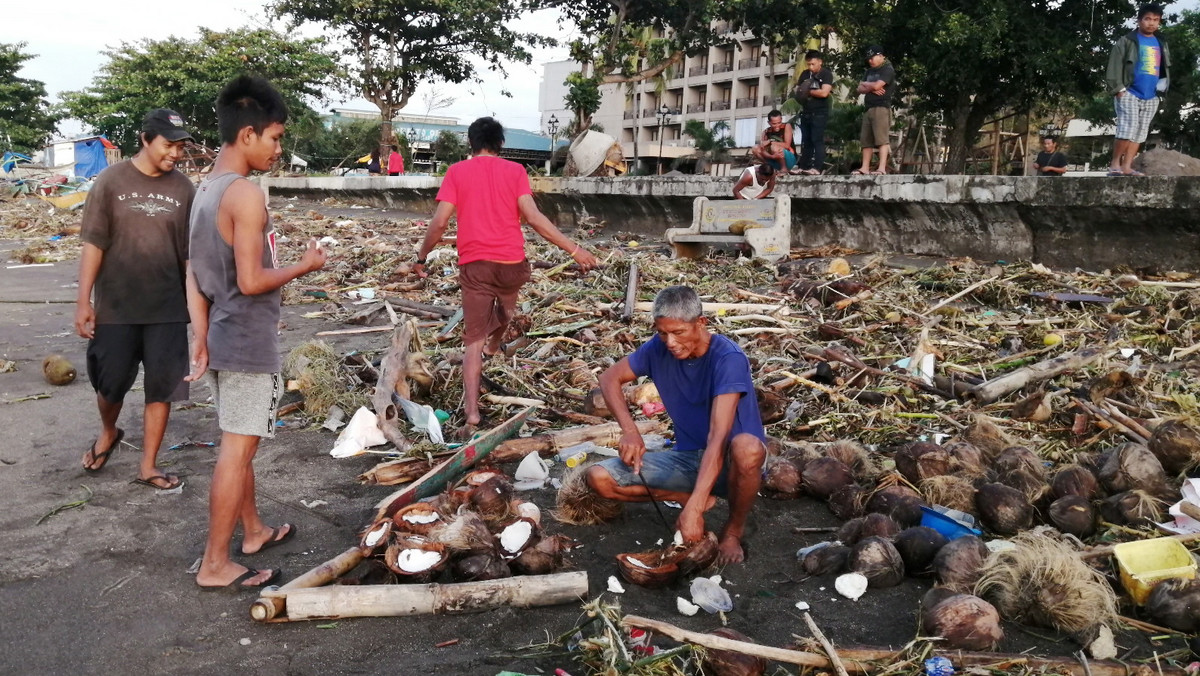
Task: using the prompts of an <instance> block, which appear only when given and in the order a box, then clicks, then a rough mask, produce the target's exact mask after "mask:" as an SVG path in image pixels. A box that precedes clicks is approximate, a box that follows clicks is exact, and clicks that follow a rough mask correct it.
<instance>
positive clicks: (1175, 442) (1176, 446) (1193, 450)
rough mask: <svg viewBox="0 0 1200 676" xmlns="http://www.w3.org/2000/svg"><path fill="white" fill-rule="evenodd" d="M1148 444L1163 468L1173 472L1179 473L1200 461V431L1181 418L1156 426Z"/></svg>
mask: <svg viewBox="0 0 1200 676" xmlns="http://www.w3.org/2000/svg"><path fill="white" fill-rule="evenodd" d="M1147 446H1148V447H1149V449H1150V452H1151V453H1153V454H1154V457H1156V458H1158V461H1159V462H1160V463H1161V464H1162V466H1163V469H1164V470H1166V471H1167V472H1170V473H1171V474H1179V473H1180V472H1183V471H1185V470H1187V469H1189V468H1191V467H1194V466H1195V465H1196V464H1197V463H1200V432H1197V431H1196V430H1194V429H1192V428H1191V427H1188V426H1187V425H1186V424H1184V422H1183V421H1181V420H1168V421H1166V422H1164V423H1161V424H1160V425H1159V426H1158V427H1156V428H1154V434H1153V436H1151V437H1150V443H1149V444H1147Z"/></svg>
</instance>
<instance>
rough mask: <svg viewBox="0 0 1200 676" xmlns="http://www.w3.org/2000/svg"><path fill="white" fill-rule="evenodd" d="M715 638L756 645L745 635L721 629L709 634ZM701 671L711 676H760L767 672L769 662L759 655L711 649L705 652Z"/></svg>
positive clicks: (732, 630) (724, 628) (727, 628)
mask: <svg viewBox="0 0 1200 676" xmlns="http://www.w3.org/2000/svg"><path fill="white" fill-rule="evenodd" d="M709 633H710V634H712V635H713V636H720V637H721V638H727V639H732V640H734V641H743V642H746V643H754V641H751V640H750V638H749V637H747V636H746V635H745V634H743V633H741V632H739V631H736V630H734V629H730V628H729V627H721V628H720V629H714V630H713V631H711V632H709ZM701 670H702V671H703V673H705V674H711V676H760V675H761V674H763V673H766V671H767V660H766V659H765V658H762V657H758V656H757V655H749V654H746V653H743V652H737V651H735V650H716V649H714V648H709V649H707V650H705V651H704V660H703V661H702V662H701Z"/></svg>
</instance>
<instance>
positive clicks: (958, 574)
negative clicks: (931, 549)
mask: <svg viewBox="0 0 1200 676" xmlns="http://www.w3.org/2000/svg"><path fill="white" fill-rule="evenodd" d="M988 553H989V552H988V548H987V545H985V544H983V540H980V539H979V538H978V537H976V536H974V535H964V536H962V537H959V538H955V539H953V540H951V541H950V542H947V543H946V545H945V546H944V547H942V548H941V549H939V550H938V553H937V555H936V556H934V557H933V570H934V572H935V573H937V579H938V581H939V582H941V583H942V584H943V585H944V586H946V587H948V588H950V589H953V590H954V591H958V592H964V593H967V592H970V591H971V590H973V589H974V588H975V582H977V581H978V580H979V576H980V574H981V569H982V568H983V562H984V561H985V560H986V559H987V557H988Z"/></svg>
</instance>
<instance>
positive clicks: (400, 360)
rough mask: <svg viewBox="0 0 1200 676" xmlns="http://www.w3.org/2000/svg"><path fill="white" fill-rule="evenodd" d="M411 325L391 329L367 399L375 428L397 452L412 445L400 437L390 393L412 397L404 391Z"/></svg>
mask: <svg viewBox="0 0 1200 676" xmlns="http://www.w3.org/2000/svg"><path fill="white" fill-rule="evenodd" d="M413 332H414V331H413V327H412V325H411V324H409V323H405V324H401V325H400V326H397V327H396V329H395V330H394V331H393V332H392V346H391V347H389V348H388V351H387V354H386V355H384V357H383V360H382V361H380V362H379V382H378V383H376V384H375V394H374V396H373V397H372V398H371V402H372V404H373V405H374V407H375V415H376V416H377V417H378V419H379V420H378V423H377V424H378V426H379V430H380V431H381V432H383V436H384V437H385V438H386V439H387V440H388V441H390V442H392V443H393V444H395V445H396V450H397V451H398V452H400V453H403V452H405V451H407V450H408V449H409V448H411V447H412V443H411V442H409V441H408V440H407V439H405V438H404V434H403V433H402V432H401V431H400V413H401V412H400V408H399V407H398V406H396V404H394V403H392V394H393V393H396V394H399V395H400V396H401V397H404V398H405V399H412V397H411V396H410V394H409V391H408V380H407V378H406V376H407V373H408V349H409V345H410V344H411V343H412V336H413Z"/></svg>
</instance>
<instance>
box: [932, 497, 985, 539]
mask: <svg viewBox="0 0 1200 676" xmlns="http://www.w3.org/2000/svg"><path fill="white" fill-rule="evenodd" d="M940 509H944V510H947V511H954V510H949V509H947V508H946V507H942V506H941V505H934V506H933V507H926V506H924V505H922V506H921V525H922V526H927V527H929V528H932V529H934V530H936V531H937V532H939V533H941V534H942V535H945V536H946V539H947V540H954V539H956V538H960V537H962V536H964V535H974V536H976V537H978V536H980V535H983V531H981V530H978V529H976V528H974V527H973V526H974V524H973V523H966V522H964V521H962V520H959V519H955V518H954V517H952V516H950V515H948V514H944V513H943V512H941V511H939V510H940ZM958 514H962V513H961V512H958ZM963 516H965V517H967V518H968V519H970V518H971V516H970V515H969V514H963Z"/></svg>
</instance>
